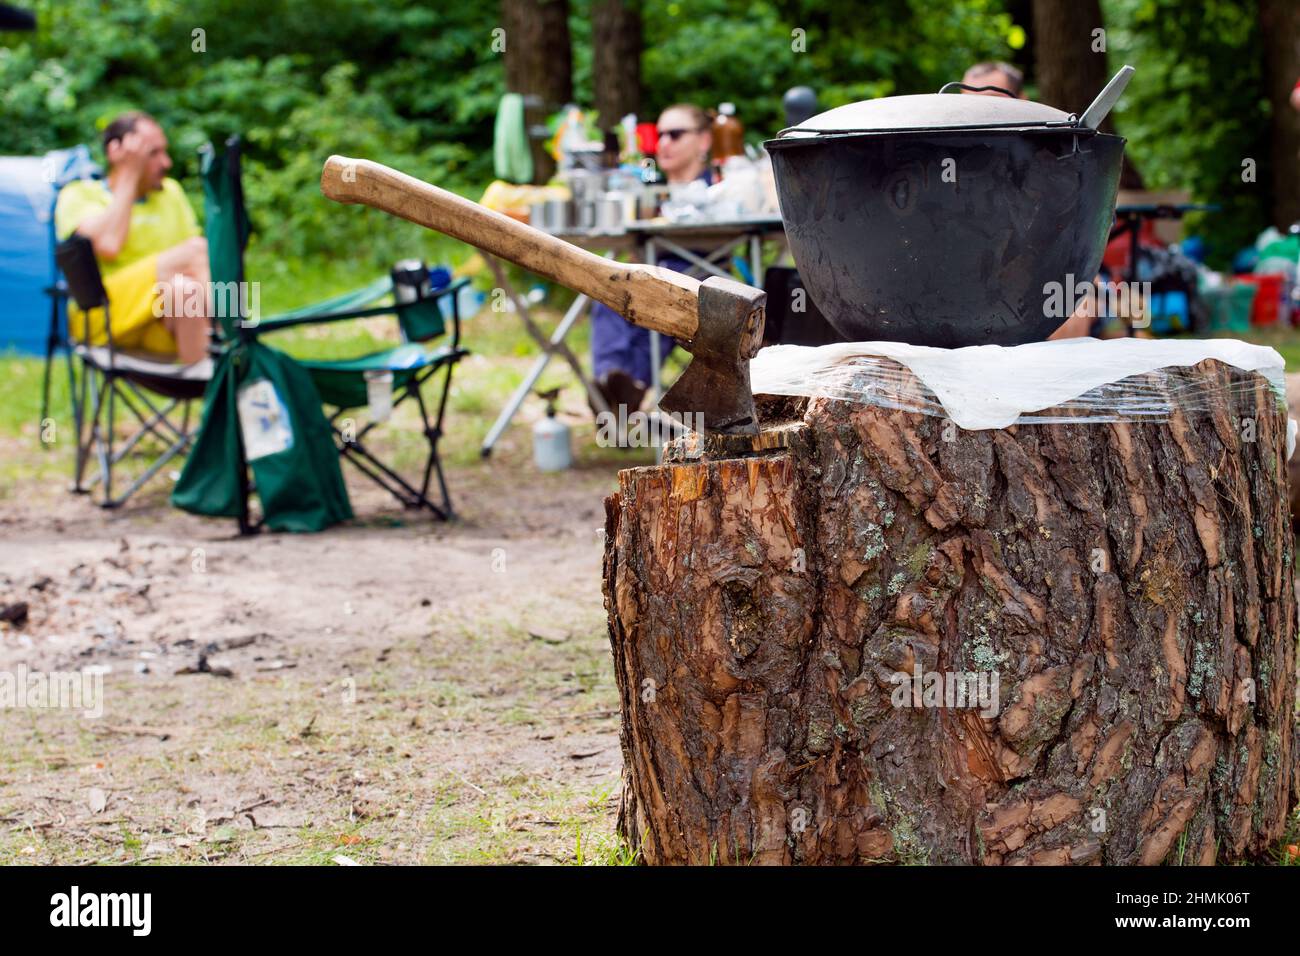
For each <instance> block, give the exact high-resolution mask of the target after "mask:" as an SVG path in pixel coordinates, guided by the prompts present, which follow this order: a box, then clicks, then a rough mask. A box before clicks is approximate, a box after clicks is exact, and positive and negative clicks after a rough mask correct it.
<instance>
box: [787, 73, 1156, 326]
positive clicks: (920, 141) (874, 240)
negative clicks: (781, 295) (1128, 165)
mask: <svg viewBox="0 0 1300 956" xmlns="http://www.w3.org/2000/svg"><path fill="white" fill-rule="evenodd" d="M1132 73H1133V69H1132V67H1128V66H1126V67H1124V68H1123V69H1122V70H1121V71H1120V72H1119V73H1118V74H1117V75H1116V76H1115V78H1114V79H1112V80H1111V82H1110V83H1109V84H1107V86H1106V88H1105V89H1104V90H1103V91H1102V93H1101V94H1100V95H1099V96H1098V97H1097V100H1096V101H1095V102H1094V103H1093V105H1092V106H1090V107H1089V108H1088V109H1087V110H1085V111H1084V113H1083V114H1082V115H1081V116H1076V115H1074V114H1071V113H1065V112H1063V111H1061V110H1058V109H1054V108H1053V107H1050V106H1047V105H1044V104H1042V103H1034V102H1031V101H1029V100H1022V99H1015V98H1013V97H1011V96H1010V95H1006V96H997V95H994V96H960V95H951V94H949V93H947V92H945V91H947V90H949V89H951V88H964V89H973V88H970V87H963V84H951V83H950V84H948V85H947V86H945V87H944V88H943V90H940V92H939V93H937V94H923V95H916V96H891V97H884V98H882V99H877V100H869V101H865V102H861V103H853V104H850V105H848V106H841V107H837V108H836V109H832V110H828V111H826V112H824V113H820V114H818V115H816V116H813V117H811V118H810V119H808V120H806V121H804V122H803V123H800V124H799V125H798V126H794V127H792V128H790V129H786V130H783V131H782V132H781V133H780V135H779V136H778V137H777V138H776V139H774V140H770V141H768V142H767V143H766V144H765V145H766V147H767V149H768V152H769V153H770V154H771V156H772V165H773V171H774V174H775V178H776V186H777V193H778V195H779V197H780V202H781V217H782V219H783V220H784V222H785V232H786V236H787V237H788V240H789V243H790V249H791V251H792V252H793V254H794V259H795V263H796V265H797V266H798V269H799V274H800V276H801V277H802V279H803V282H804V285H805V286H806V287H807V289H808V292H809V294H810V295H811V296H812V299H813V301H814V302H815V303H816V304H817V306H818V308H819V309H821V311H822V312H823V313H824V314H825V315H826V318H827V320H828V321H829V322H830V323H831V324H832V325H833V326H834V327H835V328H836V330H837V331H839V332H840V333H841V334H842V335H844V336H845V338H847V339H850V340H855V341H865V340H872V339H883V340H889V341H902V342H911V343H913V344H916V345H933V346H940V347H948V348H952V347H957V346H963V345H980V344H998V345H1017V344H1020V343H1023V342H1035V341H1042V340H1044V339H1046V338H1047V337H1048V336H1049V335H1050V334H1051V333H1052V332H1053V331H1054V330H1055V329H1056V328H1057V327H1058V326H1060V325H1061V323H1062V322H1063V321H1064V320H1065V319H1066V318H1068V315H1061V314H1059V313H1060V309H1059V307H1056V308H1054V307H1053V306H1054V305H1056V306H1059V304H1060V303H1061V302H1062V297H1061V295H1060V294H1059V291H1058V293H1057V295H1055V296H1053V295H1052V292H1053V290H1054V289H1057V290H1059V289H1062V288H1064V289H1067V290H1068V289H1069V288H1070V286H1069V285H1068V282H1069V281H1071V280H1070V278H1068V277H1072V280H1073V282H1074V283H1076V284H1082V283H1085V282H1089V281H1091V280H1092V278H1093V277H1094V276H1095V275H1096V272H1097V268H1098V266H1099V265H1100V263H1101V256H1102V252H1103V250H1104V248H1105V244H1106V238H1107V235H1108V233H1109V230H1110V224H1111V219H1112V215H1113V211H1114V205H1115V193H1116V190H1117V188H1118V186H1119V175H1120V168H1121V164H1122V162H1123V154H1124V140H1123V139H1122V138H1121V137H1119V136H1113V135H1109V134H1106V133H1101V132H1098V129H1097V127H1098V126H1099V125H1100V123H1101V120H1102V119H1103V118H1104V116H1105V115H1106V113H1107V112H1109V110H1110V108H1111V107H1112V106H1113V105H1114V104H1115V102H1116V100H1118V99H1119V96H1120V94H1121V93H1122V92H1123V89H1124V87H1125V85H1127V83H1128V80H1129V77H1130V76H1131V75H1132ZM981 89H987V88H981ZM1003 92H1005V91H1003ZM1054 284H1058V285H1054Z"/></svg>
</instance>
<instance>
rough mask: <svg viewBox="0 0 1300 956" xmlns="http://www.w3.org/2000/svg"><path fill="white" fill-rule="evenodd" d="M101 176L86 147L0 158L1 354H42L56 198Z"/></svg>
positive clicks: (47, 326) (51, 274)
mask: <svg viewBox="0 0 1300 956" xmlns="http://www.w3.org/2000/svg"><path fill="white" fill-rule="evenodd" d="M97 172H98V169H97V167H96V166H95V164H94V163H93V162H92V161H91V159H90V152H89V150H87V149H86V147H85V146H75V147H73V148H71V149H58V150H54V151H53V152H49V153H46V154H45V155H44V156H0V351H2V350H5V349H11V348H16V349H18V350H19V351H22V352H37V353H40V352H44V351H45V342H46V338H47V337H48V335H49V329H50V298H49V296H47V295H46V294H45V289H46V288H48V287H49V285H50V284H51V283H52V282H53V281H54V198H55V196H56V195H58V191H59V189H60V188H61V187H62V186H63V185H64V184H65V183H68V182H71V181H72V180H74V179H84V178H86V177H88V176H91V175H94V174H96V173H97Z"/></svg>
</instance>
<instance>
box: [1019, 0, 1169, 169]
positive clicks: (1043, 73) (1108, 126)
mask: <svg viewBox="0 0 1300 956" xmlns="http://www.w3.org/2000/svg"><path fill="white" fill-rule="evenodd" d="M1033 11H1034V16H1033V31H1034V63H1035V66H1036V68H1037V70H1038V72H1037V74H1036V78H1037V80H1038V98H1039V99H1040V100H1042V102H1044V103H1046V104H1048V105H1049V106H1055V107H1056V108H1057V109H1061V110H1065V111H1066V112H1067V113H1082V112H1083V111H1084V110H1086V109H1087V108H1088V104H1089V103H1091V102H1092V101H1093V100H1094V99H1095V98H1096V96H1097V94H1098V93H1100V92H1101V89H1102V87H1103V86H1105V85H1106V81H1107V80H1109V79H1110V77H1111V70H1110V68H1109V67H1108V66H1107V63H1106V52H1105V51H1106V49H1107V46H1106V45H1101V44H1108V43H1109V38H1107V37H1106V36H1105V34H1104V33H1103V34H1102V36H1101V37H1100V38H1099V37H1098V36H1097V35H1096V34H1095V31H1097V30H1104V29H1105V24H1104V23H1103V22H1102V18H1101V2H1100V0H1068V2H1064V3H1063V2H1061V0H1034V7H1033ZM1101 128H1102V131H1103V132H1107V133H1113V132H1115V124H1114V122H1113V119H1112V117H1110V116H1108V117H1106V119H1105V121H1104V122H1103V123H1102V124H1101ZM1119 185H1120V188H1121V189H1141V188H1143V186H1142V176H1141V174H1140V173H1138V170H1137V167H1136V166H1134V165H1133V159H1132V157H1130V156H1127V155H1126V156H1125V157H1124V170H1123V172H1122V173H1121V174H1120V184H1119Z"/></svg>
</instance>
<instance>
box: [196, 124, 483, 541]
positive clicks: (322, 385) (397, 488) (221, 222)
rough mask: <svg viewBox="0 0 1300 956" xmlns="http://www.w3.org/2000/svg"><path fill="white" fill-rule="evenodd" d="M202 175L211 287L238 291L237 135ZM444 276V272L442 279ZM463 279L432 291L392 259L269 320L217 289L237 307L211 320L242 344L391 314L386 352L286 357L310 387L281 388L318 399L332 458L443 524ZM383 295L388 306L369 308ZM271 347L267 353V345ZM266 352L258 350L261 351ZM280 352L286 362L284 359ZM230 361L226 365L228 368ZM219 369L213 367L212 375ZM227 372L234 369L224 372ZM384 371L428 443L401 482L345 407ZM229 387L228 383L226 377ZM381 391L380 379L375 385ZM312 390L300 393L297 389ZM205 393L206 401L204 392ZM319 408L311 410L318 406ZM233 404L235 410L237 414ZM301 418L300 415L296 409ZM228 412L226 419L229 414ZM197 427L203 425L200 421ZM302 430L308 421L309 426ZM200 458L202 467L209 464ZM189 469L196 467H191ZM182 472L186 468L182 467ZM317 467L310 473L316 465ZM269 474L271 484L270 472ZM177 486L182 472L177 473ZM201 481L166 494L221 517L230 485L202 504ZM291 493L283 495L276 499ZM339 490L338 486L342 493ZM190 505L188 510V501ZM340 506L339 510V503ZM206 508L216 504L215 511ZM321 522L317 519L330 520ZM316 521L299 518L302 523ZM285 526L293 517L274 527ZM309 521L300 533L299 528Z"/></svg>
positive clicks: (244, 488)
mask: <svg viewBox="0 0 1300 956" xmlns="http://www.w3.org/2000/svg"><path fill="white" fill-rule="evenodd" d="M202 178H203V190H204V208H205V211H206V232H207V238H208V259H209V266H210V269H211V273H212V282H213V288H214V290H217V289H223V288H224V289H229V290H234V289H242V288H244V286H243V285H242V283H243V282H244V250H245V247H246V246H247V243H248V236H249V232H250V224H249V218H248V213H247V210H246V208H245V205H244V197H243V188H242V183H241V175H240V142H239V139H238V137H234V138H232V139H230V140H229V141H228V142H227V143H226V149H225V151H224V152H223V153H221V154H218V153H217V152H216V150H214V149H213V148H212V147H211V146H208V147H205V149H204V151H203V156H202ZM448 278H449V277H448ZM468 283H469V280H468V279H461V280H459V281H455V282H449V284H447V285H445V286H444V287H442V288H439V289H436V290H435V289H433V288H432V287H431V285H430V280H429V272H428V270H427V269H426V268H425V267H424V266H423V264H422V263H419V262H418V261H413V262H408V263H401V264H399V265H398V266H397V267H395V268H394V269H393V271H392V273H391V274H390V275H388V276H385V277H383V278H381V279H378V280H377V281H375V282H373V283H371V284H370V285H368V286H366V287H365V288H362V289H358V290H355V291H353V292H349V293H346V294H344V295H341V296H337V297H335V298H332V299H328V300H326V301H323V302H319V303H315V304H313V305H310V306H307V307H304V308H301V309H297V310H294V311H292V312H286V313H284V314H282V315H277V316H274V317H271V318H262V319H260V320H258V321H256V322H250V321H247V320H246V319H245V310H244V308H243V306H244V303H243V302H242V300H240V297H239V296H238V295H225V296H223V297H222V298H223V300H224V301H225V302H226V303H227V304H229V303H232V302H234V303H235V304H236V305H237V306H238V307H237V308H233V309H231V308H225V309H220V310H218V315H217V321H218V322H219V324H220V327H221V335H222V338H223V339H224V340H225V341H226V342H227V343H230V344H231V346H230V347H234V346H238V345H242V346H244V347H249V346H251V345H254V344H258V343H261V340H262V339H263V338H264V337H265V336H267V335H268V334H270V333H273V332H279V331H283V330H285V329H289V328H294V327H296V326H302V325H319V324H321V323H328V322H338V321H344V320H349V319H359V318H365V317H369V316H380V315H394V314H395V315H396V317H397V322H398V326H399V328H400V331H401V334H402V338H403V342H402V343H401V344H399V345H395V346H393V347H392V348H387V349H383V350H381V351H378V352H372V353H370V354H367V355H362V356H358V357H355V358H350V359H343V360H316V359H293V360H292V364H293V365H295V366H298V367H300V368H301V369H303V370H305V372H306V377H307V378H309V380H310V383H311V386H310V387H303V386H301V385H292V384H286V385H285V389H286V390H287V391H288V392H291V393H294V394H292V395H289V396H287V398H288V399H289V400H292V399H293V398H304V399H305V398H307V397H310V398H311V399H312V400H315V401H318V402H319V403H321V404H323V405H324V406H325V407H326V409H327V411H326V413H325V415H326V420H327V421H328V424H329V428H330V432H331V434H332V436H333V440H334V444H335V447H336V449H337V455H338V456H339V457H341V458H342V459H343V460H346V461H349V462H351V463H352V464H353V465H355V466H356V467H357V469H358V470H360V471H361V472H362V473H363V474H365V475H366V476H367V477H368V478H370V479H371V480H372V481H374V482H375V483H376V484H378V485H379V486H380V487H381V488H383V489H384V490H386V491H388V492H389V493H390V494H391V495H393V497H394V498H396V499H397V500H398V501H400V502H401V503H402V504H403V505H404V506H406V507H408V508H426V509H428V510H429V511H430V512H431V513H432V514H433V515H434V516H435V517H436V518H438V519H442V520H446V519H448V518H450V517H452V516H453V510H452V505H451V497H450V494H449V492H448V490H447V482H446V476H445V475H444V473H443V467H442V461H441V459H440V457H439V454H438V442H439V440H440V439H441V437H442V434H443V417H444V415H445V413H446V410H447V399H448V395H449V392H450V388H451V376H452V371H453V370H454V368H455V366H456V364H457V363H458V362H459V361H460V360H461V359H462V358H464V357H465V356H466V355H468V354H469V352H468V351H467V350H466V349H464V348H462V347H461V344H460V336H461V330H460V313H459V308H458V304H457V298H458V296H457V293H458V292H459V291H460V290H461V289H462V288H464V287H465V286H466V285H468ZM389 296H391V298H392V304H391V305H389V304H382V305H381V304H378V303H380V302H381V300H383V299H385V298H386V297H389ZM448 320H450V326H451V338H450V342H447V343H446V344H442V345H438V346H434V345H432V344H431V341H432V340H434V339H440V338H443V337H445V336H446V335H447V331H448V329H447V326H448V324H449V323H448ZM268 351H273V350H268ZM263 356H264V357H265V353H263ZM280 357H281V358H284V359H287V357H285V356H280ZM236 364H237V363H232V364H231V365H230V367H231V368H232V369H233V368H235V366H236ZM218 374H220V371H218V372H217V373H214V382H215V376H216V375H218ZM231 374H234V373H233V372H232V373H231ZM388 376H391V389H392V398H391V403H392V407H393V408H394V409H396V407H397V406H399V405H401V404H402V403H404V402H407V401H413V402H414V404H415V405H416V407H417V408H418V410H419V415H420V422H421V430H422V433H423V436H424V438H425V441H426V443H427V447H428V453H427V456H426V458H425V461H424V464H423V467H422V469H421V473H420V476H419V477H418V478H414V479H409V480H408V479H407V478H405V477H403V476H402V475H401V474H399V473H398V472H397V470H396V469H395V468H394V467H391V466H389V465H387V464H385V463H384V462H383V461H382V460H381V459H380V458H379V457H378V455H377V454H376V452H375V451H374V449H373V448H372V447H370V446H368V445H367V443H366V440H367V438H368V437H369V436H371V434H372V432H373V431H374V429H375V428H376V427H377V426H378V425H379V424H380V423H379V422H376V421H373V420H372V421H369V422H367V423H366V424H365V425H364V426H363V427H359V428H358V427H356V426H355V425H354V424H353V421H354V419H353V418H352V417H351V416H350V415H349V413H351V412H353V411H355V410H359V409H365V408H367V407H368V406H369V404H370V398H369V394H370V386H369V384H368V379H369V378H372V377H374V378H379V379H381V380H383V381H385V382H386V380H387V378H388ZM431 379H436V380H438V381H437V386H438V393H437V397H436V401H435V402H433V403H430V402H427V401H426V398H425V395H424V393H423V391H422V389H423V387H424V386H425V385H426V384H427V383H428V382H429V381H430V380H431ZM232 385H233V383H232ZM382 387H384V386H383V385H381V388H382ZM313 390H314V394H310V395H307V394H306V393H312V392H313ZM212 394H213V393H212V392H211V391H210V392H209V400H211V395H212ZM318 407H319V406H318ZM242 411H243V410H242V409H241V414H242ZM304 414H305V412H304ZM232 418H233V415H232ZM241 421H243V422H244V426H243V427H241V429H239V430H240V431H241V432H244V431H247V427H246V419H241ZM204 427H205V428H206V427H207V422H206V420H205V423H204ZM308 427H310V426H308ZM246 440H247V435H246V434H241V435H240V437H239V440H238V442H237V444H238V445H239V451H238V457H239V461H238V462H237V463H236V469H237V472H238V478H239V485H240V489H239V497H240V498H241V499H242V500H241V501H240V504H239V507H238V517H239V519H240V526H241V529H242V530H251V522H250V519H249V512H248V495H249V493H250V491H251V490H252V485H253V482H251V481H250V480H249V479H248V477H247V472H248V464H249V461H248V455H247V450H246V449H245V447H244V444H245V441H246ZM212 464H213V463H212V462H211V461H209V462H208V463H207V466H212ZM194 467H195V468H196V469H197V468H199V467H204V466H202V465H199V464H195V465H194ZM187 470H188V468H187ZM317 470H318V469H317ZM253 471H254V473H255V474H256V475H257V482H256V484H257V491H258V495H259V497H260V498H261V499H262V504H263V511H264V512H265V511H267V492H268V490H269V491H271V493H272V494H274V493H276V492H275V490H274V489H268V488H266V487H263V485H264V479H263V477H262V475H261V474H260V473H259V472H258V469H257V467H256V465H255V466H254V468H253ZM435 477H436V479H437V486H438V487H437V496H436V500H435V498H433V497H431V496H430V491H431V486H432V483H433V480H434V478H435ZM305 478H307V476H306V475H305V474H304V473H302V472H299V473H297V474H296V475H295V476H293V477H292V478H291V479H290V478H289V477H288V476H286V477H285V479H284V480H285V482H286V485H287V484H288V483H289V482H290V481H292V482H293V484H294V486H295V487H298V488H301V482H302V481H303V480H304V479H305ZM275 480H278V476H277V478H276V479H275ZM182 481H183V482H184V476H183V477H182ZM200 484H201V482H200V481H199V479H198V477H197V476H195V481H194V483H191V484H190V485H189V486H188V492H187V491H186V489H182V488H181V487H180V486H178V488H177V492H178V493H177V494H176V495H174V496H173V501H175V502H176V503H177V504H178V505H180V506H181V507H186V508H187V509H188V510H196V511H200V512H201V513H206V514H212V513H222V514H225V513H228V512H229V510H230V509H229V507H228V506H229V487H228V486H223V488H222V490H221V491H220V493H219V494H217V496H216V499H217V500H216V501H215V502H213V501H209V502H201V501H199V499H200V498H201V497H203V492H202V490H201V488H200V487H199V486H200ZM290 494H291V491H286V493H285V495H284V496H283V497H284V498H285V499H287V498H288V496H289V495H290ZM343 495H344V496H346V492H345V491H344V492H343ZM322 496H323V497H324V498H325V499H327V500H328V499H331V498H333V497H336V492H335V491H334V490H333V489H326V490H325V491H323V492H322ZM194 505H197V507H193V506H194ZM343 507H346V506H345V505H344V506H343ZM214 509H215V510H214ZM340 516H343V517H346V516H350V509H347V513H346V514H343V513H342V510H341V509H336V511H335V514H334V516H333V518H332V519H330V520H337V519H338V518H339V517H340ZM330 520H325V521H324V522H323V524H327V523H330ZM314 523H319V522H308V526H310V525H312V524H314ZM282 526H285V527H290V528H294V529H295V530H297V529H298V528H297V526H296V525H295V524H294V523H292V522H291V523H290V524H288V525H282ZM308 526H304V527H303V528H302V529H303V530H306V529H307V528H308Z"/></svg>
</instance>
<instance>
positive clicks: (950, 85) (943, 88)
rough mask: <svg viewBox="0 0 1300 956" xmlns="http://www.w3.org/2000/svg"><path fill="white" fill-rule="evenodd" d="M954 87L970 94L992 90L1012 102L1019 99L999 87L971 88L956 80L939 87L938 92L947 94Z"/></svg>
mask: <svg viewBox="0 0 1300 956" xmlns="http://www.w3.org/2000/svg"><path fill="white" fill-rule="evenodd" d="M954 86H959V87H961V88H962V89H963V90H967V91H968V92H971V93H983V92H984V91H985V90H994V91H996V92H998V93H1002V94H1004V95H1006V96H1009V97H1011V98H1012V99H1013V100H1014V99H1019V97H1017V96H1016V94H1014V93H1012V92H1011V91H1010V90H1008V89H1004V88H1003V87H1001V86H971V85H970V84H968V83H958V82H957V81H956V80H953V81H952V82H951V83H945V84H944V85H943V86H941V87H939V92H940V93H947V92H948V91H949V90H950V89H952V88H953V87H954Z"/></svg>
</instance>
